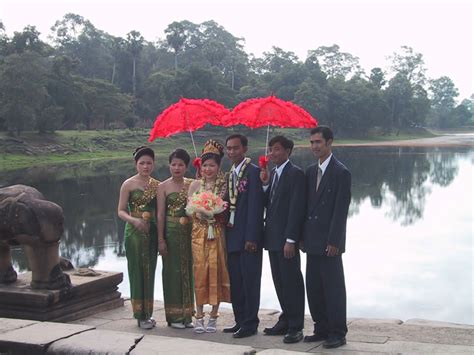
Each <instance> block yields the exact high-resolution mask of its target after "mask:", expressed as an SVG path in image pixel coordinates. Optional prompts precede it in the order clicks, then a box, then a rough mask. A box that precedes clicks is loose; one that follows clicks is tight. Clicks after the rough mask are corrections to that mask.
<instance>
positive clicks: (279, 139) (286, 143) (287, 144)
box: [268, 136, 295, 155]
mask: <svg viewBox="0 0 474 355" xmlns="http://www.w3.org/2000/svg"><path fill="white" fill-rule="evenodd" d="M275 143H280V144H281V146H282V147H283V148H285V149H289V150H290V154H289V155H291V152H292V151H293V147H294V145H295V144H294V143H293V141H292V140H291V139H289V138H286V137H285V136H275V137H273V138H272V139H270V142H268V146H269V147H271V146H272V145H274V144H275Z"/></svg>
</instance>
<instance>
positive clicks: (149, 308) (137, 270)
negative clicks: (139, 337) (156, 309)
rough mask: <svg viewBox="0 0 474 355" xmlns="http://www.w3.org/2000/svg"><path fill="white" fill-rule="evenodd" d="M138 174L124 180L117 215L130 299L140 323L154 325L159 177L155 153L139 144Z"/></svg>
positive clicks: (145, 326) (136, 165)
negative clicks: (122, 225)
mask: <svg viewBox="0 0 474 355" xmlns="http://www.w3.org/2000/svg"><path fill="white" fill-rule="evenodd" d="M133 157H134V159H135V167H136V169H137V174H136V175H134V176H132V177H131V178H129V179H127V180H125V181H124V183H123V184H122V187H121V188H120V198H119V204H118V216H119V217H120V218H121V219H122V220H124V221H125V222H126V225H125V255H126V256H127V264H128V277H129V280H130V300H131V303H132V309H133V316H134V318H135V319H137V322H138V326H139V327H140V328H143V329H151V328H153V327H154V326H155V321H154V320H153V318H152V314H153V302H154V297H153V291H154V287H155V282H154V281H155V269H156V260H157V256H158V240H157V235H156V231H157V228H156V206H157V201H156V196H157V192H158V185H159V181H158V180H155V179H153V178H152V177H151V173H152V171H153V168H154V160H155V153H154V152H153V150H152V149H151V148H148V147H138V148H137V149H136V150H135V152H134V153H133Z"/></svg>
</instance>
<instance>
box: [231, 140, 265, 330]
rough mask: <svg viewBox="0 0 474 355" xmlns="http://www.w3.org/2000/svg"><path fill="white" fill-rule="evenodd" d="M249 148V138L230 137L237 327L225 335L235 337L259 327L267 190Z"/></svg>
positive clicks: (233, 296) (233, 306)
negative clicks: (265, 190)
mask: <svg viewBox="0 0 474 355" xmlns="http://www.w3.org/2000/svg"><path fill="white" fill-rule="evenodd" d="M247 149H248V141H247V137H245V136H243V135H241V134H233V135H231V136H229V137H227V139H226V150H227V156H228V157H229V159H230V160H231V161H232V163H233V165H232V168H231V170H230V173H229V174H228V200H229V202H230V219H229V225H228V228H227V230H226V241H227V268H228V271H229V277H230V291H231V299H232V309H233V311H234V318H235V325H234V326H233V327H230V328H225V329H224V333H233V337H234V338H246V337H249V336H252V335H254V334H256V333H257V327H258V324H259V319H258V309H259V307H260V279H261V276H262V238H263V191H262V184H261V182H260V178H259V174H260V169H259V168H258V167H257V166H255V165H254V164H252V163H251V162H250V158H246V157H245V154H246V153H247Z"/></svg>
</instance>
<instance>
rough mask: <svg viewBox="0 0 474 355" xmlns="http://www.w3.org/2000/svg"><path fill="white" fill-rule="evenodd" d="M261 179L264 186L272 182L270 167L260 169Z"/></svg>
mask: <svg viewBox="0 0 474 355" xmlns="http://www.w3.org/2000/svg"><path fill="white" fill-rule="evenodd" d="M260 180H261V181H262V185H263V186H267V185H268V184H269V183H270V174H269V172H268V168H265V169H260Z"/></svg>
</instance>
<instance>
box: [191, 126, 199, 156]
mask: <svg viewBox="0 0 474 355" xmlns="http://www.w3.org/2000/svg"><path fill="white" fill-rule="evenodd" d="M189 134H190V135H191V142H193V148H194V156H195V157H196V158H197V156H198V153H197V151H196V144H195V143H194V137H193V132H191V130H189Z"/></svg>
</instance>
